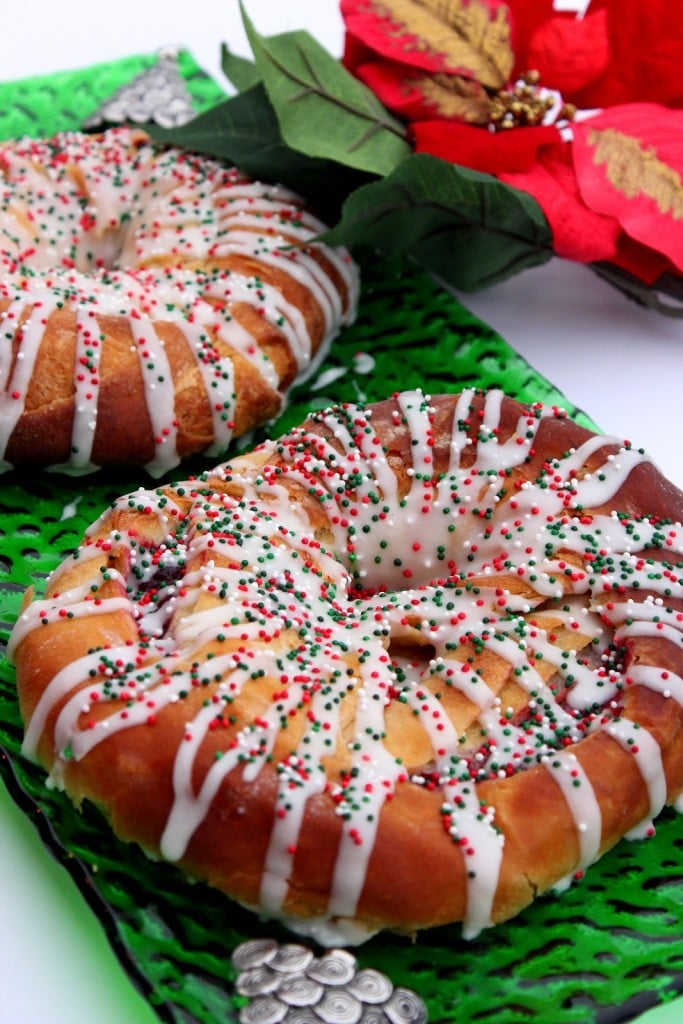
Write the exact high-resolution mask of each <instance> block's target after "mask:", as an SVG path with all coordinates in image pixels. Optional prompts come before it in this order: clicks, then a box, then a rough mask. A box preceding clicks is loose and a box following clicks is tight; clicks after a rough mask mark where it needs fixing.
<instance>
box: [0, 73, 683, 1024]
mask: <svg viewBox="0 0 683 1024" xmlns="http://www.w3.org/2000/svg"><path fill="white" fill-rule="evenodd" d="M153 60H154V57H145V56H143V57H130V58H126V59H124V60H121V61H119V62H116V63H114V64H108V65H102V66H98V67H94V68H89V69H86V70H82V71H77V72H65V73H63V74H58V75H52V76H48V77H43V78H31V79H26V80H24V81H21V82H14V83H6V84H0V111H4V113H2V114H0V137H2V138H8V137H10V136H14V135H18V134H21V133H28V134H33V135H41V134H48V133H51V132H52V131H54V130H60V129H63V128H73V127H77V126H78V125H80V124H81V123H82V122H83V120H84V119H85V118H86V117H88V116H89V115H90V114H91V113H92V112H93V110H94V109H95V108H96V106H97V105H98V103H99V102H100V101H101V100H103V99H105V98H107V97H108V96H109V95H110V94H111V92H112V91H113V90H114V89H116V88H118V87H119V86H120V85H121V84H123V83H124V82H126V81H129V80H130V79H131V78H132V77H133V76H135V75H136V74H138V73H139V72H141V71H143V70H145V69H146V68H148V67H149V66H150V65H151V63H152V62H153ZM179 66H180V69H181V72H182V74H183V76H184V77H185V79H186V81H187V83H188V86H189V89H190V91H191V93H192V96H193V98H194V100H195V103H196V105H197V107H198V109H201V108H202V107H205V106H206V105H208V104H210V103H212V102H214V101H215V100H216V99H218V98H219V97H220V95H221V94H220V92H219V90H218V88H217V87H216V85H215V84H214V83H213V82H212V81H211V80H210V79H208V78H207V77H206V76H205V75H203V73H202V72H201V71H200V69H199V68H197V66H196V65H195V63H194V61H193V59H192V58H191V56H190V55H189V54H187V53H182V54H181V55H180V58H179ZM359 258H360V262H361V268H362V275H363V289H362V299H361V304H360V310H359V315H358V319H357V322H356V323H355V325H354V326H353V327H352V328H350V329H349V330H347V331H346V332H345V334H344V335H343V336H342V337H340V338H339V339H338V340H337V342H336V343H335V345H334V347H333V350H332V353H331V354H330V356H329V357H328V359H327V360H326V362H325V363H324V364H323V365H322V366H321V367H319V368H318V370H317V372H316V374H315V375H314V376H313V377H312V378H311V379H309V380H308V381H307V382H306V383H305V384H303V385H302V386H300V387H298V388H297V389H296V390H295V391H294V392H293V394H292V395H291V401H290V404H289V407H288V409H287V410H286V411H285V413H284V414H283V416H282V417H281V418H280V419H279V421H278V422H277V423H274V424H272V425H271V426H270V427H269V428H268V433H270V434H277V433H279V432H281V431H283V430H284V429H286V428H287V427H288V426H290V425H293V424H295V423H297V422H299V421H300V420H301V419H303V417H304V415H305V414H306V412H307V411H309V410H310V409H311V408H319V407H321V406H324V405H328V404H329V403H331V402H335V401H365V400H368V401H372V400H376V399H380V398H383V397H386V395H387V394H390V393H391V392H392V391H394V390H404V389H406V388H412V387H421V388H422V389H423V390H424V391H426V392H428V393H432V394H435V393H437V392H438V391H441V390H445V391H456V390H460V389H461V388H463V387H466V386H470V385H478V386H483V387H486V386H499V387H503V388H505V389H506V390H507V391H508V392H509V393H510V394H512V395H514V396H516V397H519V398H521V399H523V400H532V401H537V400H540V401H543V402H546V403H551V404H560V405H564V406H565V407H566V408H568V409H569V411H570V412H572V413H573V414H575V415H577V416H578V417H579V418H581V419H582V420H583V421H584V422H585V423H586V424H588V425H590V423H591V421H590V420H589V418H588V417H587V416H586V415H585V414H584V413H582V412H580V411H578V410H576V409H572V408H571V405H570V404H569V403H568V402H567V400H566V399H565V397H564V396H563V395H562V394H561V393H560V392H559V391H558V390H557V388H555V387H554V386H553V385H552V384H551V383H550V382H549V381H548V380H546V379H545V378H543V377H542V376H541V375H539V374H538V373H537V372H536V371H535V370H534V369H533V368H532V367H531V366H530V365H529V364H528V363H527V362H526V361H525V360H524V359H522V358H521V357H520V356H519V355H518V354H517V353H515V352H514V351H513V350H512V349H511V348H510V346H509V345H508V344H507V343H506V342H505V341H504V340H503V339H502V338H500V337H499V336H498V335H497V334H496V333H495V332H493V331H492V330H491V329H489V328H488V327H486V326H485V325H483V324H482V323H481V322H480V321H478V320H477V319H476V318H475V317H473V316H472V315H471V314H470V313H469V312H468V310H467V309H465V308H464V307H463V306H462V305H461V304H460V303H459V302H458V301H457V300H456V299H455V298H454V297H453V296H452V295H450V294H449V293H448V292H447V291H445V290H443V289H442V288H440V287H439V286H438V285H437V284H436V283H435V282H434V281H433V280H432V279H431V278H430V277H428V276H427V275H426V274H424V273H422V272H421V271H420V270H419V269H417V268H415V267H412V266H407V265H405V264H399V265H390V264H387V263H385V262H382V261H379V260H378V259H376V258H373V255H372V254H370V253H365V254H360V256H359ZM264 433H265V432H261V434H259V435H257V436H256V437H255V438H254V440H258V439H259V438H260V436H263V435H264ZM205 465H206V464H205V463H204V462H203V461H202V460H200V459H198V460H195V461H193V462H192V463H191V464H188V466H187V467H186V472H187V473H188V474H189V473H191V472H197V471H199V470H201V469H202V468H205ZM175 475H176V476H179V475H185V474H184V473H183V472H182V471H181V472H180V473H179V472H178V471H176V474H175ZM142 478H143V473H142V471H131V472H130V473H121V472H118V473H108V474H107V473H104V472H101V473H100V474H98V475H96V476H95V477H94V478H92V479H89V480H88V481H87V482H85V481H84V480H83V479H80V480H79V479H72V478H68V477H63V476H60V475H56V474H51V473H44V474H41V473H35V472H33V473H31V474H30V475H28V474H27V475H24V474H22V473H20V472H13V473H10V474H8V475H6V476H5V477H4V478H3V480H2V484H1V485H0V511H1V513H2V514H1V516H0V645H1V644H2V643H4V642H6V640H7V637H8V634H9V630H10V629H11V625H12V623H13V621H14V619H15V617H16V615H17V613H18V609H19V604H20V601H21V596H22V593H23V591H24V589H25V588H26V587H27V586H34V587H35V588H36V589H37V590H38V591H40V590H41V588H42V586H43V582H44V579H45V577H46V575H47V574H48V573H49V572H50V571H51V570H52V569H53V568H54V567H55V566H56V565H57V563H58V562H59V561H60V560H61V558H62V557H63V556H65V555H66V554H67V553H68V552H69V551H70V550H71V549H72V548H73V547H74V546H75V545H76V544H77V543H78V542H79V540H80V537H81V535H82V533H83V531H84V530H85V528H86V526H88V524H89V523H90V522H91V521H92V520H93V519H94V518H95V517H96V516H97V515H98V514H99V513H100V512H101V511H102V509H103V508H104V507H105V506H106V505H107V504H108V502H109V501H110V500H111V499H112V498H114V497H116V496H117V495H119V494H121V493H125V492H127V491H129V490H133V489H135V488H136V487H138V486H139V485H140V484H141V483H144V482H146V481H144V480H143V479H142ZM21 734H22V730H21V723H20V719H19V712H18V707H17V701H16V695H15V690H14V680H13V673H12V670H11V668H10V667H9V666H8V664H7V663H6V661H4V660H3V661H2V662H0V744H1V748H0V774H1V775H2V777H3V779H4V781H5V783H6V785H7V788H8V790H9V792H10V793H11V795H12V796H13V797H14V799H15V800H16V802H17V804H18V805H19V807H20V808H22V809H23V810H24V811H25V812H26V814H27V815H28V816H29V818H30V820H31V821H32V822H33V823H34V824H35V825H36V827H37V828H38V829H39V831H40V834H41V836H42V839H43V840H44V842H45V844H46V845H47V847H48V848H49V849H50V850H51V851H52V853H53V854H54V855H55V856H56V857H57V859H58V860H59V861H60V862H61V863H62V864H63V865H64V866H65V867H66V869H67V870H68V871H69V872H70V874H71V875H72V877H73V878H74V879H75V881H76V883H77V885H78V886H79V888H80V890H81V892H82V893H83V896H84V898H85V899H86V900H87V901H88V903H89V904H90V906H91V907H92V908H93V909H94V911H95V913H96V915H97V917H98V919H99V920H100V922H101V924H102V927H103V928H104V930H105V932H106V935H107V937H108V939H109V942H110V943H111V945H112V947H113V949H114V951H115V952H116V954H117V956H118V957H119V959H120V961H121V964H122V966H123V968H124V969H125V971H126V972H127V973H128V975H129V976H130V977H131V979H132V980H133V982H134V984H135V985H136V986H137V987H138V988H139V990H140V991H141V992H142V994H143V995H144V996H145V998H146V999H147V1000H148V1002H149V1004H150V1005H151V1007H152V1008H153V1009H154V1011H155V1013H156V1014H157V1015H158V1017H159V1019H160V1020H161V1021H167V1022H174V1024H180V1022H183V1024H188V1022H196V1024H214V1022H216V1021H224V1022H232V1021H237V1019H238V1013H239V1009H240V1007H241V1006H242V1005H243V1004H244V1002H245V1000H244V998H243V997H240V996H238V995H237V994H236V993H235V991H234V979H235V972H234V969H233V968H232V966H231V964H230V953H231V951H232V950H233V949H234V947H235V946H236V945H237V944H238V943H240V942H241V941H243V940H245V939H247V938H252V937H256V936H263V935H273V936H275V937H276V938H281V939H285V938H286V937H285V935H284V933H282V932H280V931H279V930H278V928H277V927H276V926H274V925H272V924H270V923H267V922H262V921H260V920H259V919H258V918H257V917H255V916H254V915H252V914H249V913H247V912H245V911H243V910H241V909H240V908H239V907H237V906H235V905H234V904H233V903H231V902H230V901H229V900H228V899H226V898H225V897H223V896H221V895H220V894H217V893H215V892H212V891H210V890H208V889H206V888H204V887H202V886H197V885H193V884H190V883H189V882H187V881H186V880H185V879H184V878H183V877H182V876H181V875H180V873H179V872H178V871H176V869H175V868H173V867H171V866H168V865H164V864H155V863H152V862H150V861H149V860H147V858H146V857H145V856H144V855H143V854H142V853H141V852H140V851H139V850H138V849H137V848H136V847H134V846H129V845H128V846H126V845H124V844H122V843H119V842H118V841H117V840H116V839H115V838H114V837H113V836H112V835H111V833H110V831H109V829H108V827H107V826H106V825H105V824H104V823H103V821H102V820H101V818H100V817H99V815H98V814H97V812H95V811H94V810H92V809H91V808H88V807H86V808H84V811H83V813H79V812H77V811H76V810H75V809H74V808H73V807H72V805H71V804H70V803H69V801H68V800H67V799H66V798H65V797H64V796H63V795H62V794H61V793H58V792H55V791H52V790H48V789H47V788H46V786H45V780H44V774H43V772H42V771H40V770H39V769H37V768H36V767H35V766H34V765H32V764H30V763H28V762H27V761H26V760H25V759H24V758H23V757H22V756H21V752H20V743H21ZM682 865H683V830H681V828H680V824H679V822H678V821H677V820H676V818H675V816H674V815H673V813H671V814H669V813H666V814H664V815H663V817H662V819H661V820H660V822H659V823H658V827H657V836H656V838H655V839H654V840H653V841H650V842H647V843H627V842H624V843H622V844H620V845H619V846H618V847H617V848H616V849H615V850H614V851H613V852H612V853H611V854H609V855H608V856H606V857H604V858H603V860H602V861H601V862H600V863H599V864H598V865H596V866H595V867H593V868H591V869H590V870H589V871H588V872H587V875H586V877H585V879H584V881H583V882H581V883H580V884H578V885H576V886H575V887H574V888H572V889H571V890H569V891H568V892H567V893H565V894H563V895H562V896H561V897H560V898H554V897H547V898H544V899H541V900H539V901H537V902H536V904H535V905H534V906H532V907H531V908H529V909H528V910H527V911H526V912H525V913H523V914H522V915H521V916H520V917H519V918H518V919H516V920H515V921H513V922H511V923H510V924H507V925H504V926H500V927H498V928H496V929H494V930H492V931H490V932H487V933H484V934H483V935H482V936H481V937H480V938H478V939H477V940H475V941H473V942H469V943H467V942H464V941H463V940H462V939H461V937H460V933H459V929H458V928H455V927H453V928H441V929H438V930H434V931H432V932H427V933H424V934H422V935H421V936H420V937H419V939H418V940H417V941H416V942H415V943H412V942H409V941H407V940H405V939H400V938H396V937H392V936H380V937H377V938H376V939H374V940H372V941H371V942H369V943H368V944H366V945H365V946H363V947H361V948H360V949H359V950H358V951H357V953H358V959H359V961H360V963H361V965H366V966H374V967H376V968H378V969H379V970H382V971H384V972H385V973H386V974H388V975H389V976H390V978H391V979H392V981H393V982H394V984H396V985H406V986H408V987H410V988H413V989H415V990H416V991H417V992H418V993H419V994H420V995H421V996H422V998H423V999H424V1000H425V1002H426V1004H427V1006H428V1010H429V1014H430V1020H431V1022H432V1024H439V1022H444V1024H445V1022H449V1024H450V1022H457V1024H475V1022H476V1024H484V1022H491V1024H528V1022H530V1021H536V1022H541V1024H545V1022H548V1024H583V1022H585V1024H608V1022H610V1024H616V1022H625V1021H630V1020H633V1019H635V1018H636V1017H637V1016H639V1015H640V1014H641V1013H642V1012H643V1011H645V1010H647V1009H648V1008H649V1007H653V1006H657V1005H662V1004H665V1003H668V1002H669V1001H670V1000H672V999H673V998H674V997H675V996H676V995H678V994H679V992H681V991H683V927H682V922H683V866H682ZM387 873H388V876H389V877H390V869H389V870H388V872H387ZM667 1019H668V1018H667ZM671 1019H675V1018H671ZM662 1020H663V1018H662ZM653 1024H654V1018H653Z"/></svg>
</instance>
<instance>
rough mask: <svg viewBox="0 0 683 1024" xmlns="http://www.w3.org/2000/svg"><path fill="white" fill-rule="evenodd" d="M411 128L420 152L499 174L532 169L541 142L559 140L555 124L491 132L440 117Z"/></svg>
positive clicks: (543, 144)
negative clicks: (443, 119)
mask: <svg viewBox="0 0 683 1024" xmlns="http://www.w3.org/2000/svg"><path fill="white" fill-rule="evenodd" d="M411 131H412V134H413V140H414V144H415V150H416V152H418V153H431V154H432V156H438V157H441V159H442V160H448V161H449V162H450V163H455V164H462V165H463V166H465V167H471V168H472V170H475V171H484V172H487V173H489V174H495V175H500V174H503V173H505V172H508V173H514V172H517V171H520V172H521V171H527V170H529V169H530V168H531V167H533V164H534V163H535V161H536V159H537V156H538V151H539V149H540V148H541V146H547V145H552V144H554V143H557V141H558V138H559V136H558V132H557V129H556V128H553V127H552V125H547V126H544V127H538V128H518V129H514V128H513V129H511V130H509V131H502V132H490V131H488V130H487V129H486V128H475V127H472V126H471V125H467V124H460V123H458V122H455V121H442V120H439V121H417V122H415V123H414V124H412V125H411Z"/></svg>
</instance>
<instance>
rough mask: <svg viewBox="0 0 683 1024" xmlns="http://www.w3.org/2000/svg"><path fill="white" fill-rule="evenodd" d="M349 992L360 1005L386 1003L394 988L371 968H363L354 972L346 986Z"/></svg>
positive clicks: (385, 977) (385, 978) (384, 977)
mask: <svg viewBox="0 0 683 1024" xmlns="http://www.w3.org/2000/svg"><path fill="white" fill-rule="evenodd" d="M348 988H349V992H351V993H352V995H354V996H355V997H356V999H360V1001H361V1002H362V1003H372V1004H373V1005H376V1004H378V1003H386V1001H387V999H388V998H389V996H390V995H391V993H392V992H393V990H394V986H393V985H392V983H391V982H390V981H389V979H388V978H387V976H386V975H385V974H381V973H380V971H376V970H375V969H374V968H373V967H364V968H362V969H361V970H360V971H356V974H355V976H354V977H353V978H352V979H351V981H350V982H349V985H348Z"/></svg>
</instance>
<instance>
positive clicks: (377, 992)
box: [231, 939, 428, 1024]
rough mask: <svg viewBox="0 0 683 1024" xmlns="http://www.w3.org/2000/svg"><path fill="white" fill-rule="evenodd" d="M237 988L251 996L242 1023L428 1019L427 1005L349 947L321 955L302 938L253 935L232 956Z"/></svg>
mask: <svg viewBox="0 0 683 1024" xmlns="http://www.w3.org/2000/svg"><path fill="white" fill-rule="evenodd" d="M231 960H232V964H233V967H234V968H235V969H236V971H237V972H238V973H237V978H236V980H235V990H236V992H237V993H238V994H239V995H240V996H243V997H245V998H246V999H248V1000H249V1002H248V1004H247V1005H246V1006H244V1007H242V1009H241V1010H240V1024H427V1020H428V1014H427V1008H426V1006H425V1004H424V1003H423V1001H422V1000H421V999H420V997H419V996H418V995H417V994H416V993H415V992H413V991H412V990H411V989H408V988H394V986H393V984H392V982H391V981H390V980H389V978H388V977H387V976H386V975H384V974H382V973H381V971H377V970H375V969H374V968H373V967H360V968H359V966H358V961H357V960H356V958H355V956H353V955H352V954H351V953H349V952H348V950H346V949H331V950H328V951H327V952H325V953H324V954H323V955H322V956H320V957H315V956H314V954H313V952H312V950H310V949H309V948H308V947H307V946H301V945H299V944H298V943H294V942H288V943H283V944H282V945H280V944H279V943H277V942H276V941H275V940H274V939H251V940H249V941H247V942H244V943H242V944H241V945H240V946H238V947H237V949H236V950H235V951H234V953H233V954H232V957H231Z"/></svg>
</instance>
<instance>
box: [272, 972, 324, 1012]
mask: <svg viewBox="0 0 683 1024" xmlns="http://www.w3.org/2000/svg"><path fill="white" fill-rule="evenodd" d="M324 991H325V990H324V988H323V986H322V985H321V984H319V982H317V981H314V980H313V978H308V977H307V976H306V975H305V974H294V975H292V976H291V977H288V978H285V980H284V981H283V982H281V984H280V985H279V987H278V990H277V994H278V998H279V999H281V1000H282V1002H283V1003H286V1004H287V1006H296V1007H304V1006H315V1004H316V1003H317V1002H319V1001H320V999H321V998H322V996H323V993H324Z"/></svg>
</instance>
